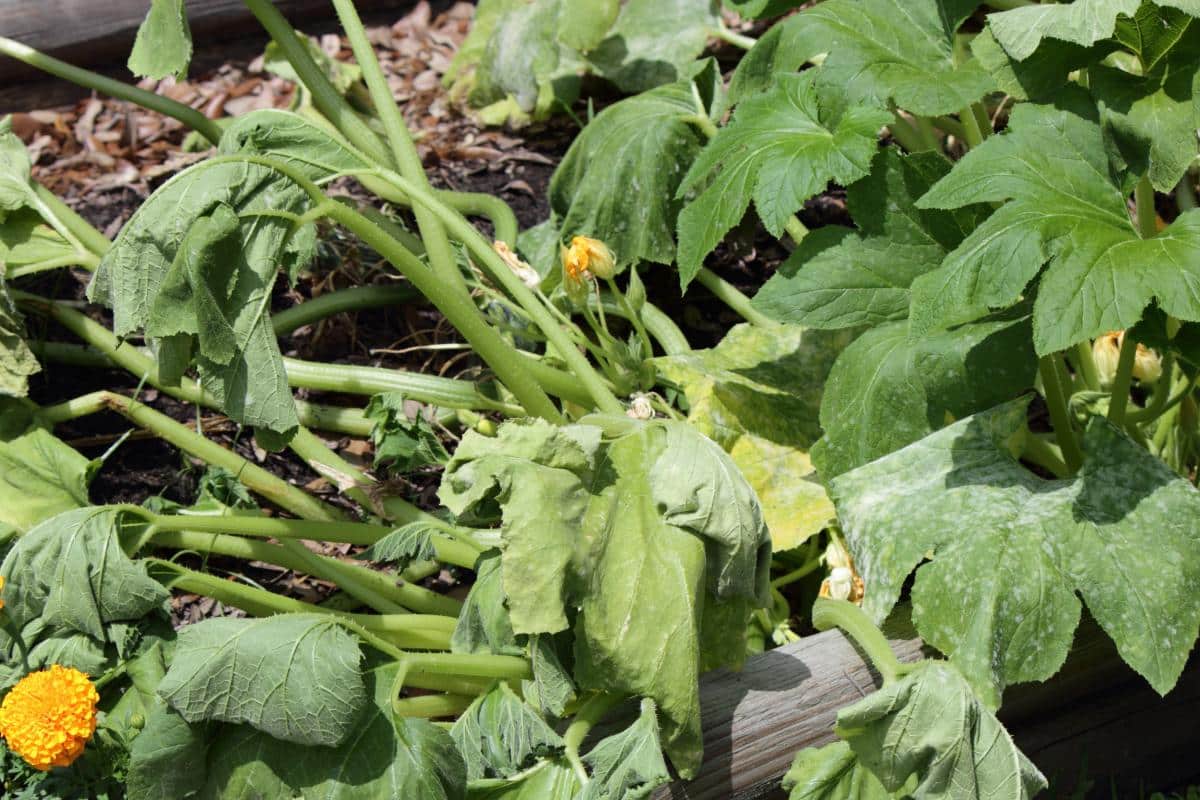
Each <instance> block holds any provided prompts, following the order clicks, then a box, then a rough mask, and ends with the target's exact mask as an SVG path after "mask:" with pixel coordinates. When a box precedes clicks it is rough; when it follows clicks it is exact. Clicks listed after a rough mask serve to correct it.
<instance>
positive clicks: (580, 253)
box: [563, 236, 616, 281]
mask: <svg viewBox="0 0 1200 800" xmlns="http://www.w3.org/2000/svg"><path fill="white" fill-rule="evenodd" d="M563 270H564V271H565V272H566V274H567V277H568V278H570V279H572V280H575V281H583V280H587V279H588V278H589V277H590V276H592V275H595V276H596V277H597V278H604V279H606V280H607V279H608V278H611V277H612V276H613V275H614V274H616V259H614V258H613V254H612V251H611V250H609V249H608V246H607V245H605V244H604V242H602V241H600V240H598V239H590V238H588V237H587V236H576V237H574V238H572V239H571V246H570V247H568V248H565V249H564V250H563Z"/></svg>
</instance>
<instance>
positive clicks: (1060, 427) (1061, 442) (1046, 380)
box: [1038, 355, 1083, 473]
mask: <svg viewBox="0 0 1200 800" xmlns="http://www.w3.org/2000/svg"><path fill="white" fill-rule="evenodd" d="M1038 372H1039V374H1041V376H1042V386H1043V388H1044V389H1045V391H1046V406H1047V407H1048V408H1049V410H1050V422H1051V423H1052V424H1053V425H1054V436H1055V438H1056V439H1057V440H1058V446H1059V448H1060V449H1061V450H1062V453H1063V459H1064V460H1065V461H1066V462H1067V468H1068V469H1069V470H1070V471H1071V472H1072V473H1074V472H1076V471H1077V470H1078V469H1079V467H1080V466H1081V465H1082V464H1083V451H1082V450H1080V449H1079V442H1078V441H1077V440H1076V438H1075V430H1074V428H1073V427H1072V426H1071V412H1070V409H1068V408H1067V395H1066V389H1065V387H1064V386H1063V385H1062V381H1061V374H1060V372H1059V368H1058V365H1057V363H1055V356H1052V355H1051V356H1043V357H1042V358H1041V359H1039V360H1038Z"/></svg>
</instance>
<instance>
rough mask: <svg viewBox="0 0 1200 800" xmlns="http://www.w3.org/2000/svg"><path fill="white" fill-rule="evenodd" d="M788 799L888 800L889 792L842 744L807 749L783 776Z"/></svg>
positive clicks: (890, 795)
mask: <svg viewBox="0 0 1200 800" xmlns="http://www.w3.org/2000/svg"><path fill="white" fill-rule="evenodd" d="M783 788H784V791H786V792H787V793H788V800H891V798H892V797H893V795H892V793H891V792H889V791H888V790H887V789H885V788H883V784H882V783H880V782H879V779H878V778H876V777H875V775H874V774H873V773H872V772H871V771H870V770H869V769H867V768H866V767H864V766H863V765H862V762H860V761H859V760H858V757H857V756H855V755H854V751H852V750H851V749H850V745H848V744H846V742H843V741H837V742H833V743H831V744H827V745H825V746H824V747H806V748H804V749H803V750H801V751H800V752H799V753H796V758H795V759H794V760H793V761H792V766H791V767H790V768H789V769H788V771H787V774H785V775H784V776H783Z"/></svg>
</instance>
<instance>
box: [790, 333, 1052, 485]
mask: <svg viewBox="0 0 1200 800" xmlns="http://www.w3.org/2000/svg"><path fill="white" fill-rule="evenodd" d="M1036 367H1037V361H1036V359H1035V358H1034V357H1033V352H1032V346H1031V344H1030V327H1029V319H1028V317H1023V318H1019V319H1015V320H1011V319H1000V320H994V321H989V322H979V323H975V324H972V325H964V326H962V327H959V328H956V329H954V330H951V331H944V332H941V333H937V334H931V335H927V336H922V337H912V336H911V335H910V331H909V328H908V324H907V323H906V322H892V323H888V324H887V325H881V326H879V327H878V328H874V329H872V330H870V331H867V332H866V333H865V334H863V335H862V336H860V337H859V338H858V339H857V340H856V341H855V342H854V343H853V344H851V345H850V346H849V347H848V348H846V350H845V351H844V352H843V353H842V355H841V357H840V358H839V359H838V361H837V363H836V364H835V365H834V367H833V370H832V371H831V372H830V375H829V381H828V382H827V383H826V385H825V394H824V397H823V398H822V400H821V425H822V427H823V428H824V429H825V435H824V437H823V438H822V439H821V441H820V442H818V443H817V444H816V446H815V447H814V448H813V461H814V462H815V463H816V465H817V469H818V470H819V471H820V473H821V477H822V479H823V480H824V481H825V482H826V484H828V482H829V480H830V479H831V478H834V477H835V476H837V475H840V474H842V473H843V472H846V471H847V470H850V469H853V468H855V467H858V466H861V465H863V464H866V463H867V462H869V461H873V460H874V459H876V458H879V457H880V456H884V455H887V454H888V453H891V452H893V451H895V450H898V449H900V448H901V447H904V446H905V445H907V444H910V443H912V442H915V441H917V440H918V439H920V438H922V437H923V436H925V435H926V434H928V433H930V432H931V431H935V430H937V429H938V428H940V427H942V426H943V425H945V424H946V422H947V421H948V418H949V419H950V420H953V419H961V418H962V417H965V416H967V415H969V414H973V413H975V412H977V411H981V410H983V409H987V408H991V407H992V406H994V405H996V404H997V403H1002V402H1004V401H1006V400H1011V399H1012V398H1014V397H1017V396H1019V395H1021V394H1022V393H1024V392H1025V391H1026V390H1028V389H1029V388H1030V387H1031V386H1033V380H1034V374H1035V370H1036Z"/></svg>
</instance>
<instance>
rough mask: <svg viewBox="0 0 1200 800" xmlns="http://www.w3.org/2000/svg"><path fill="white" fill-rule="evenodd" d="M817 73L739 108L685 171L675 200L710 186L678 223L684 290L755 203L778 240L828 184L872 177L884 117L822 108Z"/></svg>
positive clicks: (780, 82)
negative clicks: (706, 184) (805, 205)
mask: <svg viewBox="0 0 1200 800" xmlns="http://www.w3.org/2000/svg"><path fill="white" fill-rule="evenodd" d="M816 74H817V73H816V72H812V71H809V72H806V73H801V74H800V75H780V76H779V77H778V78H777V79H776V83H775V84H774V86H773V87H772V88H771V89H770V90H768V91H767V92H765V93H763V94H761V95H755V96H753V97H748V98H746V99H744V100H742V102H741V104H740V105H739V106H738V108H737V111H736V112H735V113H734V116H733V120H732V121H731V122H730V123H729V125H728V126H726V127H725V128H723V129H722V130H721V131H720V133H718V134H717V136H716V138H714V139H713V140H712V141H711V142H710V143H709V144H708V146H707V147H705V148H704V151H703V152H701V153H700V156H699V157H698V158H697V159H696V161H695V163H693V164H692V166H691V169H689V170H688V173H687V175H686V176H685V177H684V179H683V182H682V183H681V184H680V186H679V189H678V190H677V195H678V196H680V197H683V196H684V195H685V194H687V193H688V192H689V191H691V190H694V189H696V188H697V187H698V186H700V185H701V184H702V183H703V182H704V181H705V180H706V179H709V180H710V183H709V185H708V186H707V188H705V189H704V190H703V191H701V192H700V193H699V195H698V196H697V197H696V198H695V199H694V200H692V201H691V202H690V203H688V205H687V206H686V207H685V208H684V209H683V211H682V212H681V213H680V215H679V279H680V283H681V284H682V285H683V286H684V287H686V286H687V284H688V283H689V282H690V281H691V280H692V278H694V277H695V275H696V273H697V272H698V271H699V270H700V266H701V263H702V262H703V260H704V256H706V255H707V254H708V253H710V252H712V250H713V249H714V248H715V247H716V246H717V245H718V244H719V243H720V242H721V240H722V239H723V238H724V237H725V234H726V233H728V232H729V231H730V230H731V229H732V228H733V226H735V225H737V224H738V222H740V221H741V219H742V216H743V215H744V214H745V213H746V209H747V208H749V206H750V201H751V199H753V200H754V207H755V209H756V210H757V211H758V215H759V217H760V218H761V219H762V221H763V224H764V225H765V226H766V227H767V230H769V231H770V232H771V233H772V234H773V235H775V236H781V235H782V234H783V228H784V225H785V224H786V223H787V221H788V219H789V218H790V217H791V216H792V214H794V213H795V212H796V211H798V210H799V209H800V208H801V206H802V205H803V204H804V201H805V200H807V199H808V198H810V197H812V196H813V195H815V194H816V193H817V192H820V191H822V190H823V189H824V188H825V186H826V185H827V184H828V183H829V182H830V181H835V182H837V183H842V184H849V183H852V182H854V181H856V180H858V179H859V178H861V177H863V176H864V175H866V174H867V172H868V171H869V170H870V166H871V158H872V156H873V155H874V154H875V150H876V147H877V145H876V137H877V135H878V133H879V129H880V128H881V127H882V126H883V125H884V124H885V123H886V122H887V121H888V120H889V119H890V118H891V117H890V115H889V114H888V113H887V112H885V111H880V110H878V109H871V108H863V107H858V106H853V107H851V108H849V109H847V110H846V111H845V112H844V113H842V112H836V111H831V110H830V109H828V108H824V107H822V106H821V104H820V103H819V102H818V100H817V90H816V87H815V86H814V76H815V75H816Z"/></svg>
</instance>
